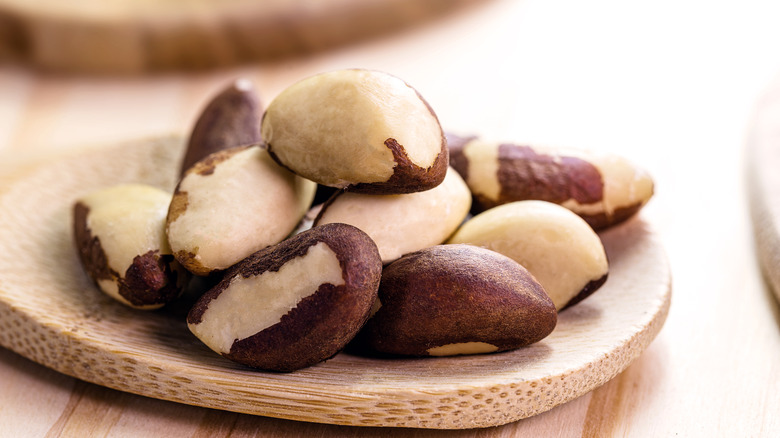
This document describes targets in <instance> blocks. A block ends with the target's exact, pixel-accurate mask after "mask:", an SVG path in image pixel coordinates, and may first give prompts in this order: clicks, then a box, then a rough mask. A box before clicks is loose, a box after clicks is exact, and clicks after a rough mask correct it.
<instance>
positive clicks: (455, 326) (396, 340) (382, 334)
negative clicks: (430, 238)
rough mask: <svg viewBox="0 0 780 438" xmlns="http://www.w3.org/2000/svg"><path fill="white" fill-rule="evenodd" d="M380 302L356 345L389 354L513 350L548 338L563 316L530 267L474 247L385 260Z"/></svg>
mask: <svg viewBox="0 0 780 438" xmlns="http://www.w3.org/2000/svg"><path fill="white" fill-rule="evenodd" d="M378 301H379V304H378V305H376V306H375V309H374V313H373V314H372V316H371V318H370V319H369V320H368V322H367V323H366V326H365V327H364V328H363V330H362V331H361V333H360V334H359V335H358V338H357V341H356V345H357V346H363V347H367V348H370V349H373V350H376V351H379V352H383V353H391V354H404V355H414V356H455V355H464V354H483V353H492V352H496V351H505V350H510V349H514V348H519V347H521V346H524V345H528V344H531V343H534V342H538V341H540V340H541V339H543V338H545V337H546V336H547V335H549V334H550V333H551V332H552V331H553V329H554V328H555V325H556V323H557V318H558V317H557V312H556V310H555V306H554V305H553V302H552V301H551V300H550V298H549V297H548V296H547V294H546V293H545V292H544V289H543V288H542V286H541V285H540V284H539V283H538V282H537V281H536V279H534V278H533V276H531V274H530V273H529V272H528V271H527V270H526V269H525V268H524V267H522V266H521V265H520V264H518V263H517V262H515V261H514V260H512V259H510V258H509V257H506V256H503V255H501V254H498V253H496V252H494V251H490V250H487V249H484V248H479V247H476V246H472V245H437V246H433V247H429V248H425V249H423V250H420V251H415V252H413V253H411V254H408V255H405V256H404V257H401V258H400V259H398V260H396V261H395V262H393V263H391V264H389V265H387V266H386V267H385V268H384V271H383V272H382V281H381V283H380V286H379V296H378Z"/></svg>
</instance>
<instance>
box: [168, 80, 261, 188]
mask: <svg viewBox="0 0 780 438" xmlns="http://www.w3.org/2000/svg"><path fill="white" fill-rule="evenodd" d="M262 113H263V109H262V104H261V103H260V99H259V98H258V97H257V93H256V92H255V89H254V87H253V86H252V83H251V82H250V81H249V80H248V79H238V80H236V81H234V82H233V83H231V84H230V85H229V86H228V87H227V88H225V89H224V90H222V91H221V92H220V93H219V94H217V95H216V96H214V98H212V99H211V101H209V103H208V105H206V107H205V108H204V109H203V111H202V112H201V114H200V116H199V117H198V120H197V121H196V122H195V126H194V127H193V129H192V134H191V135H190V139H189V142H188V144H187V150H186V152H185V153H184V158H183V159H182V163H181V171H180V172H179V173H180V175H182V176H184V172H186V171H187V169H189V168H190V167H192V166H193V165H194V164H195V163H197V162H198V161H200V160H202V159H203V158H206V156H207V155H210V154H213V153H214V152H218V151H221V150H223V149H228V148H231V147H234V146H246V145H251V144H256V143H259V142H260V117H261V115H262Z"/></svg>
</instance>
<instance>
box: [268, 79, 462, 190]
mask: <svg viewBox="0 0 780 438" xmlns="http://www.w3.org/2000/svg"><path fill="white" fill-rule="evenodd" d="M261 135H262V137H263V141H264V142H265V143H266V145H267V148H268V151H269V152H270V153H271V155H272V156H273V157H274V158H275V159H276V160H277V161H279V162H280V163H281V164H282V165H283V166H285V167H287V168H289V169H290V170H292V171H293V172H295V173H296V174H298V175H301V176H303V177H304V178H308V179H310V180H312V181H315V182H317V183H320V184H323V185H326V186H331V187H338V188H349V190H350V191H353V192H360V193H372V194H397V193H412V192H419V191H424V190H428V189H431V188H433V187H435V186H437V185H438V184H439V183H441V181H442V180H443V179H444V174H445V173H446V171H447V165H448V162H449V158H448V151H447V147H446V141H445V138H444V134H443V132H442V129H441V126H440V125H439V120H438V118H437V117H436V114H435V113H434V112H433V110H432V109H431V107H430V106H429V105H428V103H427V102H426V101H425V100H424V99H423V98H422V96H421V95H420V94H419V93H418V92H417V91H416V90H415V89H414V88H412V87H410V86H409V85H407V84H406V83H405V82H403V81H402V80H400V79H398V78H396V77H394V76H391V75H389V74H387V73H382V72H378V71H370V70H358V69H354V70H338V71H333V72H328V73H321V74H318V75H315V76H312V77H309V78H306V79H303V80H301V81H299V82H297V83H295V84H293V85H292V86H290V87H288V88H286V89H285V90H283V91H282V92H281V93H280V94H279V95H278V96H277V97H276V98H274V99H273V100H272V101H271V103H270V104H269V105H268V108H267V110H266V112H265V114H264V115H263V120H262V124H261Z"/></svg>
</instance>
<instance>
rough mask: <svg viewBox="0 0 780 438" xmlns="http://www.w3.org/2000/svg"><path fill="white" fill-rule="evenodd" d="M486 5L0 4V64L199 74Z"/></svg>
mask: <svg viewBox="0 0 780 438" xmlns="http://www.w3.org/2000/svg"><path fill="white" fill-rule="evenodd" d="M477 1H482V0H428V1H424V2H419V1H415V0H370V1H362V0H327V1H296V0H263V1H256V0H165V1H148V0H147V1H132V0H120V1H117V0H112V1H108V2H106V1H98V0H79V1H73V2H59V1H49V0H45V1H32V2H31V1H27V0H0V59H2V58H9V57H15V58H20V59H22V60H24V61H26V62H28V63H29V64H32V65H35V66H38V67H40V68H43V69H46V70H55V71H68V72H80V73H138V72H147V71H160V70H172V69H204V68H214V67H220V66H227V65H233V64H237V63H240V62H246V61H256V60H267V59H271V58H278V57H281V56H285V55H291V54H301V53H311V52H315V51H320V50H323V49H326V48H330V47H334V46H338V45H342V44H344V43H347V42H351V41H354V40H358V39H364V38H369V37H372V36H377V35H381V34H384V33H389V32H391V31H397V30H399V29H402V28H406V27H410V26H413V25H416V24H420V23H422V22H424V21H426V20H429V19H432V18H433V17H436V16H439V15H441V14H444V13H446V12H448V11H450V10H452V9H455V8H458V7H461V6H464V5H465V4H468V3H475V2H477Z"/></svg>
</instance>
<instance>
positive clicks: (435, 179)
mask: <svg viewBox="0 0 780 438" xmlns="http://www.w3.org/2000/svg"><path fill="white" fill-rule="evenodd" d="M385 146H387V148H388V149H390V151H392V153H393V160H394V161H395V163H396V165H395V167H394V168H393V175H392V176H390V178H389V179H388V180H387V181H384V182H379V183H360V184H355V185H352V186H349V187H347V190H350V191H353V192H358V193H366V194H374V195H381V194H389V193H397V194H402V193H414V192H422V191H425V190H429V189H432V188H434V187H436V186H438V185H439V184H441V182H442V181H444V176H445V175H446V174H447V167H448V166H449V150H448V149H447V141H446V140H445V138H444V135H442V138H441V151H440V152H439V155H437V156H436V160H435V161H434V162H433V164H432V165H431V166H430V167H429V168H427V169H424V168H422V167H420V166H418V165H416V164H414V163H413V162H412V160H410V159H409V156H408V155H407V154H406V150H404V147H403V146H402V145H400V144H398V142H397V141H395V139H393V138H388V139H387V140H385Z"/></svg>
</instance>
